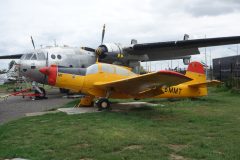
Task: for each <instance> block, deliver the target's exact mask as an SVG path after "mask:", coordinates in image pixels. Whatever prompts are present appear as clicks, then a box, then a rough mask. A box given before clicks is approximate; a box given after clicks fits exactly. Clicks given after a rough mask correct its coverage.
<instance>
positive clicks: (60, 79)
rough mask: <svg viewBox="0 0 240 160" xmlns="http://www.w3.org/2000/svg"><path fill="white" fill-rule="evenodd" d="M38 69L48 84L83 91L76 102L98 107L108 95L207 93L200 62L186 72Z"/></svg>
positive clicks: (103, 105) (117, 68)
mask: <svg viewBox="0 0 240 160" xmlns="http://www.w3.org/2000/svg"><path fill="white" fill-rule="evenodd" d="M40 72H41V73H43V74H44V75H46V76H48V83H49V84H51V85H53V86H57V87H60V88H67V89H70V90H74V91H76V92H79V93H82V94H85V95H86V96H85V97H84V98H82V99H81V101H80V104H79V105H91V104H92V102H93V99H94V98H97V101H96V104H97V106H98V107H99V109H108V108H109V107H110V103H109V101H108V99H109V98H118V99H127V98H133V99H143V98H183V97H192V98H193V97H201V96H206V95H207V86H206V85H207V84H213V83H218V81H206V76H205V74H204V68H203V65H202V64H201V63H199V62H192V63H190V64H189V66H188V69H187V72H186V74H185V75H183V74H180V73H178V72H173V71H158V72H153V73H148V74H144V75H139V74H136V73H133V72H132V71H131V70H130V69H129V68H126V67H121V66H117V65H112V64H105V63H98V62H97V63H96V64H93V65H91V66H89V67H88V68H87V69H81V68H61V67H58V66H55V65H53V66H51V67H44V68H41V69H40Z"/></svg>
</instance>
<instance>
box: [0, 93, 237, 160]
mask: <svg viewBox="0 0 240 160" xmlns="http://www.w3.org/2000/svg"><path fill="white" fill-rule="evenodd" d="M210 92H211V93H210V96H208V97H206V98H201V99H197V100H194V101H191V100H188V99H185V100H179V101H173V102H171V101H168V100H166V99H160V100H157V101H156V100H154V101H155V102H158V103H159V104H160V105H159V106H157V107H142V108H134V109H132V110H130V111H129V112H117V113H116V112H101V113H87V114H81V115H71V116H68V115H66V114H64V113H56V114H49V115H43V116H36V117H26V118H22V119H20V120H17V121H12V122H9V123H7V124H4V125H1V126H0V159H1V158H2V159H3V158H14V157H22V158H28V159H33V160H34V159H36V160H38V159H71V160H72V159H104V160H108V159H109V160H110V159H111V160H112V159H137V160H138V159H217V160H221V159H227V160H229V159H231V160H233V159H236V160H237V159H239V158H240V135H239V133H240V127H239V124H240V118H239V115H240V107H239V104H240V98H239V94H233V93H231V92H230V91H219V90H218V91H216V90H215V89H211V90H210ZM147 101H150V102H151V101H153V99H149V100H147ZM115 102H116V101H115ZM75 103H76V102H75V101H73V102H71V103H69V104H67V105H66V106H65V107H68V106H72V105H73V104H75Z"/></svg>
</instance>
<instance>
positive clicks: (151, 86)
mask: <svg viewBox="0 0 240 160" xmlns="http://www.w3.org/2000/svg"><path fill="white" fill-rule="evenodd" d="M191 80H192V79H191V78H189V77H186V76H185V75H183V74H180V73H177V72H173V71H159V72H154V73H149V74H144V75H140V76H134V77H130V78H127V79H123V80H118V81H113V82H97V83H95V84H94V85H95V87H99V88H101V89H103V90H107V89H110V90H112V91H114V92H118V93H123V94H129V95H138V94H141V93H144V92H148V91H151V90H155V89H156V88H161V87H162V86H175V85H178V84H181V83H184V82H188V81H191ZM159 93H160V92H158V94H159Z"/></svg>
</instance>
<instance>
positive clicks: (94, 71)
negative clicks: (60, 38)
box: [86, 64, 98, 75]
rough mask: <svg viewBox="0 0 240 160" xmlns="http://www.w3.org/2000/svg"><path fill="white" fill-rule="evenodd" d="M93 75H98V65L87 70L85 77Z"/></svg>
mask: <svg viewBox="0 0 240 160" xmlns="http://www.w3.org/2000/svg"><path fill="white" fill-rule="evenodd" d="M94 73H98V64H94V65H92V66H90V67H88V68H87V72H86V75H88V74H94Z"/></svg>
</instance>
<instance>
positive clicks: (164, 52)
mask: <svg viewBox="0 0 240 160" xmlns="http://www.w3.org/2000/svg"><path fill="white" fill-rule="evenodd" d="M238 43H240V36H235V37H219V38H206V39H194V40H182V41H170V42H157V43H143V44H134V45H133V46H130V47H126V48H124V50H125V51H126V52H128V53H129V54H132V55H144V54H147V55H148V58H149V60H150V61H154V60H167V59H178V58H184V57H187V56H190V55H195V54H200V52H199V49H198V48H201V47H211V46H220V45H229V44H238Z"/></svg>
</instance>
